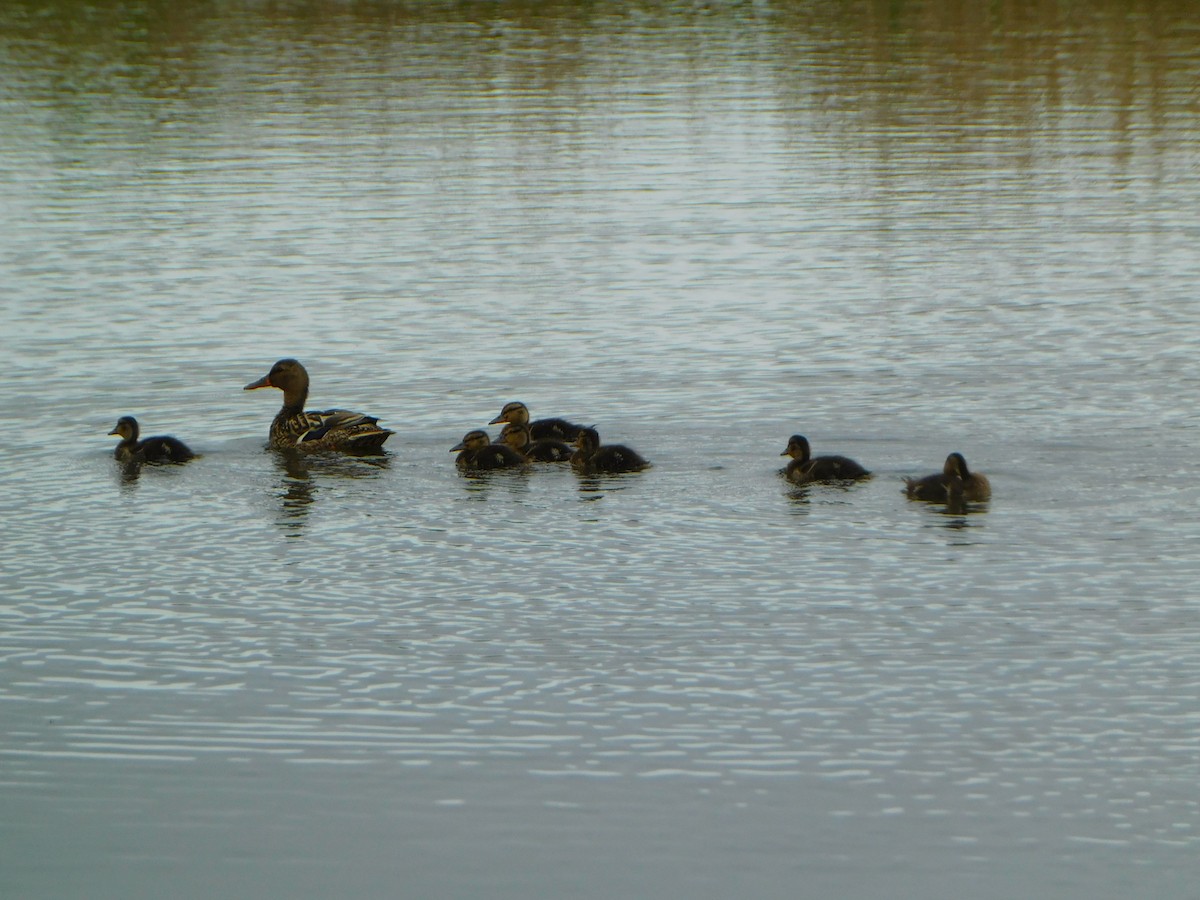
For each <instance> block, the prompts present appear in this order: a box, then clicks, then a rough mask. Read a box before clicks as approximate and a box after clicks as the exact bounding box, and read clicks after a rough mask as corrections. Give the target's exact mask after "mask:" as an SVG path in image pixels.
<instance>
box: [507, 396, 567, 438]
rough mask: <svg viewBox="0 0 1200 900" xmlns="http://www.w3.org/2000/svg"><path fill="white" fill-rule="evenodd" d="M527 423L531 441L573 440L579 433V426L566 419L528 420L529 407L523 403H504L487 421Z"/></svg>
mask: <svg viewBox="0 0 1200 900" xmlns="http://www.w3.org/2000/svg"><path fill="white" fill-rule="evenodd" d="M501 423H504V424H508V425H528V426H529V438H530V440H532V441H543V440H552V441H573V440H575V437H576V436H577V435H578V434H579V429H580V427H581V426H579V425H575V424H574V423H572V422H568V421H567V420H566V419H538V420H537V421H535V422H530V421H529V408H528V407H527V406H526V405H525V404H524V403H518V402H515V401H514V402H512V403H505V404H504V409H502V410H500V415H498V416H496V418H494V419H492V421H490V422H488V424H489V425H500V424H501Z"/></svg>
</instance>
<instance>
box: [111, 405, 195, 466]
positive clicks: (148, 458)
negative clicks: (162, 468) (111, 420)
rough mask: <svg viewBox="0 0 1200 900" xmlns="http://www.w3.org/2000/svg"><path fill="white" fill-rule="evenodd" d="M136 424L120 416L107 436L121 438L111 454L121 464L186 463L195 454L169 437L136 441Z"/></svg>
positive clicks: (159, 436)
mask: <svg viewBox="0 0 1200 900" xmlns="http://www.w3.org/2000/svg"><path fill="white" fill-rule="evenodd" d="M138 432H139V429H138V423H137V419H135V418H134V417H133V416H121V418H119V419H117V425H116V427H115V428H113V430H112V431H110V432H109V434H115V435H117V436H118V437H119V438H121V443H119V444H117V449H116V451H115V453H114V454H113V455H114V456H115V457H116V458H117V459H118V460H120V461H121V462H187V461H188V460H189V459H191V458H192V457H194V456H195V455H196V454H195V453H193V452H192V451H191V449H190V448H189V447H188V446H187V444H185V443H184V442H183V441H181V440H179V439H178V438H173V437H171V436H170V435H157V436H155V437H148V438H146V439H145V440H144V441H139V440H138Z"/></svg>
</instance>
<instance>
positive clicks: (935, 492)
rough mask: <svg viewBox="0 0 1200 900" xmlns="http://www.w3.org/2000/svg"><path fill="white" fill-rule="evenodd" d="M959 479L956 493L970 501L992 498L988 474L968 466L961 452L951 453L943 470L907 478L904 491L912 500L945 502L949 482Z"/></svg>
mask: <svg viewBox="0 0 1200 900" xmlns="http://www.w3.org/2000/svg"><path fill="white" fill-rule="evenodd" d="M955 478H957V479H959V480H960V481H961V482H962V483H961V487H956V488H955V493H956V494H960V495H961V499H962V501H964V502H968V503H983V502H985V501H987V500H990V499H991V496H992V486H991V484H989V483H988V480H987V476H986V475H984V474H982V473H981V472H972V471H970V470H969V469H968V468H967V461H966V460H965V459H964V458H963V455H962V454H961V453H951V454H950V455H949V456H947V457H946V464H945V465H944V466H943V467H942V471H940V472H935V473H934V474H933V475H926V476H925V477H924V478H905V479H904V493H905V494H906V495H907V496H908V499H910V500H929V501H932V502H934V503H945V502H946V501H947V499H948V498H949V496H950V491H948V490H947V487H946V486H947V483H949V482H951V481H953V479H955Z"/></svg>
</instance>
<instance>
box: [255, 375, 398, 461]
mask: <svg viewBox="0 0 1200 900" xmlns="http://www.w3.org/2000/svg"><path fill="white" fill-rule="evenodd" d="M267 387H270V388H278V389H279V390H281V391H283V407H282V408H281V409H280V410H279V412H278V413H276V415H275V419H274V420H273V421H272V422H271V431H270V445H271V446H272V447H274V448H276V449H284V450H290V449H295V450H305V451H310V450H340V451H344V452H348V453H375V452H380V451H381V450H382V448H383V443H384V441H386V440H387V439H388V438H389V437H391V436H392V435H393V434H395V432H394V431H390V430H388V429H387V428H384V427H383V426H381V425H380V424H379V419H378V418H377V417H375V416H368V415H364V414H363V413H359V412H351V411H350V410H348V409H327V410H324V411H323V412H316V411H312V410H310V411H307V412H306V411H305V409H304V403H305V401H306V400H307V399H308V371H307V370H306V369H305V368H304V366H302V365H301V364H300V363H299V362H298V361H297V360H294V359H281V360H279V361H278V362H277V363H275V365H273V366H271V371H270V372H268V373H267V374H266V375H264V376H263V377H262V378H260V379H258V381H253V382H251V383H250V384H248V385H246V387H245V388H244V390H247V391H253V390H257V389H258V388H267Z"/></svg>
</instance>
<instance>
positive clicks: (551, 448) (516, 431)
mask: <svg viewBox="0 0 1200 900" xmlns="http://www.w3.org/2000/svg"><path fill="white" fill-rule="evenodd" d="M499 442H500V443H501V444H507V445H508V446H510V447H512V448H513V449H514V450H516V451H517V452H518V453H520V454H521V455H522V456H524V457H525V458H526V459H527V460H529V461H530V462H566V461H567V460H569V459H570V458H571V454H572V452H574V451H572V450H571V447H570V445H569V444H564V443H563V442H562V441H556V440H552V439H550V438H544V439H542V440H540V441H534V440H530V436H529V426H528V425H517V424H514V423H509V424H508V425H505V426H504V428H502V429H501V430H500V441H499Z"/></svg>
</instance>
